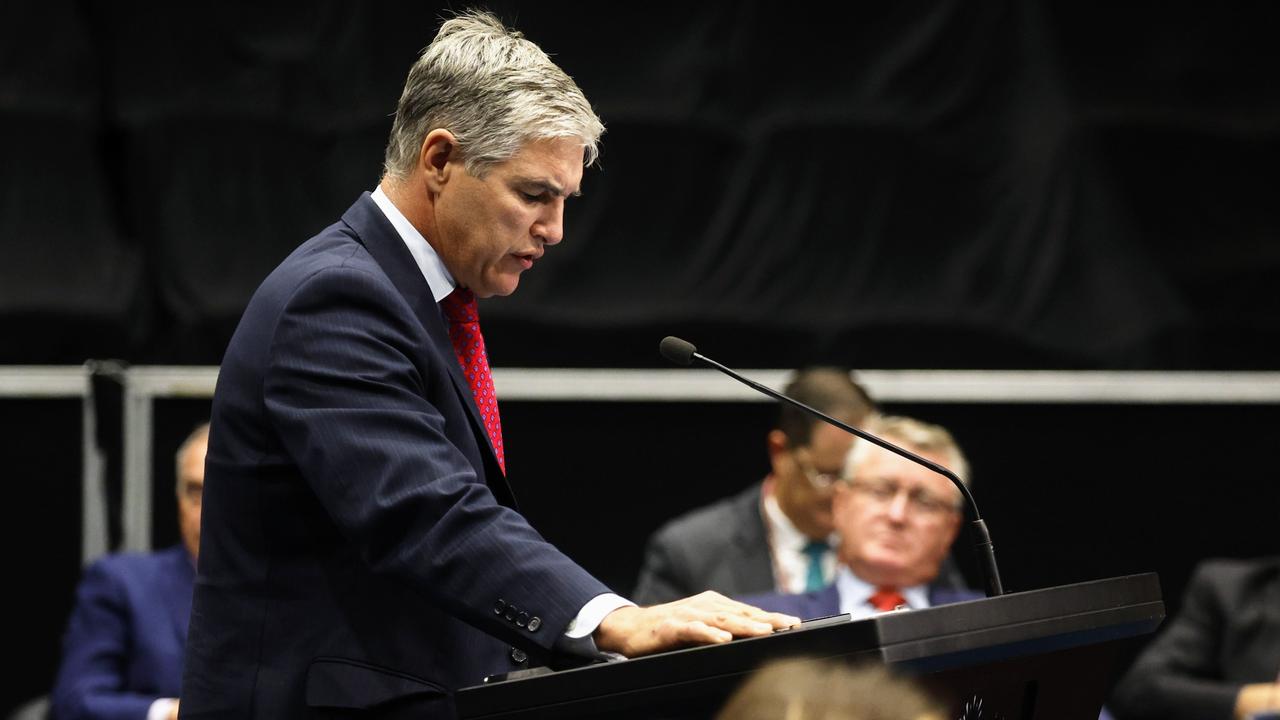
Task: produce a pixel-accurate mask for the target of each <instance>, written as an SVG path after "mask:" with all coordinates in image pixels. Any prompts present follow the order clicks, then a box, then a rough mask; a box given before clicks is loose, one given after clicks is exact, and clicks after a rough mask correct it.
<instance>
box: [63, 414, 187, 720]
mask: <svg viewBox="0 0 1280 720" xmlns="http://www.w3.org/2000/svg"><path fill="white" fill-rule="evenodd" d="M208 442H209V426H208V425H207V424H205V425H201V426H200V427H198V428H196V429H195V431H193V432H192V433H191V435H190V436H189V437H187V439H186V441H185V442H183V443H182V446H181V447H180V448H179V449H178V455H177V496H178V529H179V531H180V532H181V534H182V544H181V545H175V546H173V547H170V548H167V549H164V550H159V551H157V552H153V553H124V554H120V555H111V556H108V557H105V558H103V559H101V560H99V561H97V562H95V563H94V564H93V565H91V566H89V567H88V568H87V569H86V570H85V572H84V577H83V579H82V580H81V581H80V586H79V587H78V588H77V590H76V604H75V607H74V609H73V610H72V612H71V619H70V621H69V622H68V623H67V633H66V637H65V639H64V641H63V651H62V664H61V666H60V667H59V668H58V676H57V680H56V681H55V682H54V688H53V692H52V693H51V698H50V704H51V712H52V716H53V718H54V720H173V719H174V718H177V716H178V697H179V689H180V688H181V685H182V653H183V646H184V645H185V644H186V640H187V619H188V616H189V615H190V614H191V585H192V582H193V581H194V579H195V563H196V557H197V555H198V553H199V550H200V506H201V495H202V493H203V490H204V458H205V451H206V449H207V448H208Z"/></svg>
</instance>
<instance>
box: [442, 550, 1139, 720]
mask: <svg viewBox="0 0 1280 720" xmlns="http://www.w3.org/2000/svg"><path fill="white" fill-rule="evenodd" d="M1163 618H1164V603H1163V602H1162V600H1161V594H1160V583H1159V580H1158V578H1157V577H1156V575H1155V574H1154V573H1145V574H1141V575H1128V576H1123V577H1116V578H1109V579H1105V580H1094V581H1090V582H1084V583H1078V584H1074V585H1064V586H1060V587H1052V588H1045V589H1042V590H1031V591H1027V592H1018V593H1009V594H1006V595H1002V596H999V597H994V598H983V599H978V600H971V601H968V602H962V603H956V604H953V605H942V606H938V607H932V608H927V609H921V610H910V611H902V612H892V613H885V614H882V615H878V616H875V617H871V618H867V619H864V620H857V621H848V620H846V621H843V622H839V621H837V622H825V623H819V624H814V625H812V626H805V625H801V626H797V627H795V628H791V629H788V630H782V631H778V632H775V633H773V634H772V635H769V636H765V637H758V638H744V639H741V640H734V641H732V642H729V643H725V644H722V645H710V646H703V647H694V648H686V649H682V650H674V651H670V652H665V653H659V654H656V655H650V656H646V657H642V658H636V659H633V660H626V661H622V662H614V663H603V664H595V665H587V666H584V667H580V668H573V669H569V670H561V671H558V672H546V673H544V674H529V675H527V676H524V677H519V678H516V679H510V680H504V681H500V682H491V683H486V684H484V685H477V686H472V687H468V688H463V689H462V690H460V691H459V692H458V694H457V696H456V697H455V703H456V705H457V708H458V711H459V715H460V716H461V717H486V716H491V715H493V716H501V715H502V714H504V713H507V712H511V711H514V710H517V709H519V708H522V707H523V708H528V707H529V706H530V704H531V703H532V704H545V705H557V704H561V703H570V702H579V701H581V700H583V699H584V698H590V697H597V698H604V697H608V696H616V695H623V694H627V693H634V692H637V691H640V690H643V689H646V688H657V687H663V686H674V685H687V684H689V683H697V682H699V681H711V680H715V681H717V682H722V681H723V680H724V678H725V677H726V676H739V675H745V674H747V673H749V672H751V671H752V670H754V669H755V668H756V667H758V666H759V665H760V664H762V663H764V662H765V661H767V660H771V659H775V658H782V657H793V656H801V655H803V656H807V657H843V658H847V659H850V660H868V661H878V662H883V663H887V664H892V665H894V666H896V667H899V668H900V669H903V670H905V671H907V672H912V673H927V672H934V671H937V670H942V669H946V668H950V667H957V666H962V665H964V664H966V663H977V662H989V661H992V660H996V659H1008V658H1015V657H1018V656H1020V655H1031V654H1036V653H1042V652H1048V651H1052V650H1056V649H1063V648H1069V647H1075V646H1081V645H1090V644H1098V643H1105V642H1110V641H1114V640H1120V639H1123V638H1129V637H1134V636H1137V635H1143V634H1146V633H1150V632H1152V631H1153V630H1155V628H1156V627H1158V626H1159V624H1160V621H1161V620H1162V619H1163Z"/></svg>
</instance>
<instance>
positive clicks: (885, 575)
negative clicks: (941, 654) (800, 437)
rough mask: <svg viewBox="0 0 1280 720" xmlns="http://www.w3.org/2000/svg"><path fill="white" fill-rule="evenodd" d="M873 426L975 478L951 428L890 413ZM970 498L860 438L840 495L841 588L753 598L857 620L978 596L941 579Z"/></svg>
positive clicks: (801, 613)
mask: <svg viewBox="0 0 1280 720" xmlns="http://www.w3.org/2000/svg"><path fill="white" fill-rule="evenodd" d="M867 430H868V431H869V432H871V433H873V434H875V435H878V436H880V437H882V438H884V439H886V440H888V441H889V442H891V443H894V444H895V445H900V446H902V447H904V448H906V449H907V450H911V451H912V452H914V453H916V454H918V455H921V456H923V457H925V458H927V459H929V460H932V461H934V462H936V463H939V464H941V465H943V466H945V467H947V468H949V469H951V470H952V471H953V472H955V473H956V475H958V476H959V477H960V478H961V479H962V480H963V481H964V482H965V483H968V482H969V479H968V478H969V470H968V463H967V461H966V460H965V458H964V454H963V453H962V452H961V451H960V447H959V446H958V445H956V442H955V440H954V439H953V438H952V437H951V434H950V433H949V432H947V431H946V430H945V429H944V428H942V427H939V426H937V425H930V424H927V423H923V422H920V421H919V420H914V419H911V418H906V417H880V418H873V419H872V420H870V421H869V422H868V425H867ZM961 501H962V498H961V495H960V491H959V490H958V489H957V488H956V487H955V486H954V485H952V484H951V481H950V480H948V479H947V478H945V477H943V476H941V475H938V474H937V473H935V472H933V471H931V470H929V469H927V468H925V467H923V466H921V465H917V464H916V463H913V462H911V461H910V460H907V459H906V458H903V457H900V456H898V455H895V454H893V453H891V452H889V451H887V450H884V449H882V448H880V447H877V446H875V445H872V444H871V443H869V442H866V441H863V440H859V441H857V442H855V443H854V444H853V448H852V450H850V452H849V456H848V459H847V461H846V462H845V466H844V472H843V473H842V477H841V480H840V481H839V482H837V483H836V484H835V494H834V496H833V497H832V517H833V519H834V522H835V528H836V531H837V532H839V533H840V548H839V557H840V567H839V568H838V569H837V571H836V578H835V582H834V583H833V584H832V585H830V586H828V587H826V588H824V589H822V590H817V591H812V592H807V593H802V594H798V595H788V594H779V593H774V594H768V595H757V596H750V600H747V602H751V603H753V604H756V605H758V606H759V607H761V608H765V609H769V610H774V611H777V612H786V613H788V614H790V615H795V616H797V617H801V618H805V619H812V618H816V617H823V616H826V615H835V614H838V613H849V614H850V615H852V616H853V618H854V619H855V620H856V619H860V618H865V617H870V616H872V615H875V614H878V613H880V612H885V611H887V610H893V609H897V608H903V607H906V608H912V609H919V608H926V607H931V606H934V605H945V604H948V603H955V602H961V601H964V600H974V599H977V598H979V597H981V595H980V594H979V593H977V592H974V591H972V590H968V589H963V588H955V587H949V586H948V584H947V583H942V582H939V573H940V571H941V568H942V566H943V563H944V561H945V560H946V559H947V557H948V553H949V552H950V550H951V544H952V543H953V542H954V541H955V538H956V534H957V532H959V530H960V523H961V521H962V519H963V513H964V510H963V506H962V505H961Z"/></svg>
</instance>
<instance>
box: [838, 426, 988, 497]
mask: <svg viewBox="0 0 1280 720" xmlns="http://www.w3.org/2000/svg"><path fill="white" fill-rule="evenodd" d="M866 430H867V432H869V433H871V434H872V435H875V436H877V437H880V438H883V439H885V440H888V441H889V442H891V443H893V444H895V445H902V446H905V447H906V449H907V450H910V451H912V452H914V453H917V454H919V453H930V454H938V455H942V456H943V457H945V458H947V460H946V462H944V463H943V465H944V466H945V467H946V468H947V469H948V470H950V471H951V472H953V473H955V474H956V476H957V477H959V478H960V482H963V483H964V484H965V487H969V461H968V460H966V459H965V457H964V453H963V452H961V451H960V446H959V445H957V444H956V439H955V438H954V437H952V436H951V433H950V432H947V429H946V428H944V427H942V426H941V425H932V424H930V423H927V422H922V421H920V420H916V419H915V418H909V417H905V416H902V415H880V416H876V417H873V418H871V420H870V421H868V422H867V425H866ZM875 449H877V446H876V445H873V444H872V443H869V442H867V441H866V440H861V439H859V440H855V441H854V443H853V447H852V448H850V450H849V456H848V458H847V459H846V460H845V465H844V479H845V480H852V479H853V478H854V476H855V475H856V474H857V471H858V466H859V465H861V464H862V462H863V461H865V460H866V459H867V456H868V455H870V454H871V452H872V451H873V450H875ZM885 452H888V451H887V450H886V451H885Z"/></svg>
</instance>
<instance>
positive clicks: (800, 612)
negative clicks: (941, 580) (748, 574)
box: [739, 584, 983, 620]
mask: <svg viewBox="0 0 1280 720" xmlns="http://www.w3.org/2000/svg"><path fill="white" fill-rule="evenodd" d="M981 597H983V595H982V593H979V592H975V591H973V590H968V589H964V588H952V587H941V586H937V585H930V586H929V604H930V605H931V606H937V605H950V604H951V603H958V602H964V601H965V600H977V599H979V598H981ZM739 599H740V600H742V602H745V603H747V604H749V605H755V606H756V607H758V608H761V609H762V610H768V611H770V612H780V613H786V614H787V615H794V616H796V617H798V618H800V619H801V620H813V619H814V618H820V617H827V616H828V615H838V614H839V613H840V591H839V589H838V588H837V587H836V585H834V584H832V585H828V586H826V587H825V588H823V589H821V590H813V591H811V592H807V593H797V594H794V595H792V594H788V593H767V594H764V595H750V596H747V597H743V598H739Z"/></svg>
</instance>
